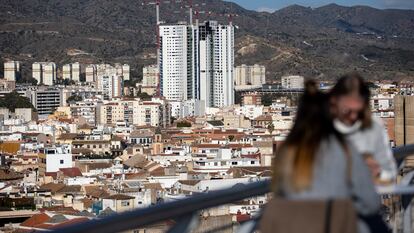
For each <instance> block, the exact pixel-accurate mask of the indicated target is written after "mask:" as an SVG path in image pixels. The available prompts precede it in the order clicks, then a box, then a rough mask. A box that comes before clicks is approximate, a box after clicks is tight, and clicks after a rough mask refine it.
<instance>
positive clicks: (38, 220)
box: [20, 213, 50, 227]
mask: <svg viewBox="0 0 414 233" xmlns="http://www.w3.org/2000/svg"><path fill="white" fill-rule="evenodd" d="M49 219H50V217H49V215H47V214H45V213H40V214H35V215H33V216H32V217H30V218H28V219H26V220H25V221H24V222H22V223H21V224H20V225H21V226H24V227H35V226H37V225H40V224H42V223H45V222H47V221H49Z"/></svg>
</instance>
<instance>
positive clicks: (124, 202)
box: [121, 201, 129, 206]
mask: <svg viewBox="0 0 414 233" xmlns="http://www.w3.org/2000/svg"><path fill="white" fill-rule="evenodd" d="M121 206H129V201H121Z"/></svg>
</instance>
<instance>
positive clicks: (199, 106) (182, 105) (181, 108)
mask: <svg viewBox="0 0 414 233" xmlns="http://www.w3.org/2000/svg"><path fill="white" fill-rule="evenodd" d="M170 105H171V116H172V117H175V118H177V119H179V118H185V117H192V116H202V115H204V114H205V103H204V101H202V100H197V99H192V100H184V101H170Z"/></svg>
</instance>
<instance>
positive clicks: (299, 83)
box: [282, 75, 305, 89]
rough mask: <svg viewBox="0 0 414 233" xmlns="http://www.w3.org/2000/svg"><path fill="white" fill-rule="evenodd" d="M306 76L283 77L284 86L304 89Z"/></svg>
mask: <svg viewBox="0 0 414 233" xmlns="http://www.w3.org/2000/svg"><path fill="white" fill-rule="evenodd" d="M304 85H305V78H304V77H303V76H299V75H290V76H283V77H282V88H285V89H303V88H304Z"/></svg>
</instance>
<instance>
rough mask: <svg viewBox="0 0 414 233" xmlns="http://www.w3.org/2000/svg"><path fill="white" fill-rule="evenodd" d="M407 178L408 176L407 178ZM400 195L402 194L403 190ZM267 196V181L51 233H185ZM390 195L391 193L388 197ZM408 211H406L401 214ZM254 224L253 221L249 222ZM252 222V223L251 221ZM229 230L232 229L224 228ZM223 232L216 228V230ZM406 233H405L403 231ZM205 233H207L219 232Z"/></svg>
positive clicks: (412, 148)
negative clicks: (160, 227) (134, 232)
mask: <svg viewBox="0 0 414 233" xmlns="http://www.w3.org/2000/svg"><path fill="white" fill-rule="evenodd" d="M393 152H394V156H395V159H396V161H397V164H398V165H399V166H400V165H401V164H402V163H403V161H404V159H405V158H406V157H407V156H409V155H413V154H414V145H408V146H404V147H397V148H394V149H393ZM407 175H408V174H407ZM413 178H414V172H411V173H409V175H408V177H407V178H406V179H405V180H404V182H402V184H404V185H407V186H408V185H409V184H411V183H412V181H413V180H414V179H413ZM403 191H404V190H403ZM269 192H270V181H269V180H265V181H259V182H254V183H251V184H246V185H236V186H235V187H232V188H230V189H224V190H219V191H212V192H209V193H202V194H195V195H194V196H192V197H189V198H186V199H182V200H177V201H173V202H167V203H162V204H158V205H155V206H151V207H148V208H145V209H136V210H133V211H129V212H124V213H120V214H114V215H111V216H108V217H104V218H101V219H96V220H90V221H87V222H84V223H80V224H75V225H71V226H68V227H65V228H60V229H56V230H54V231H53V232H59V233H72V232H92V233H94V232H96V233H110V232H120V231H125V230H130V229H140V228H143V227H145V226H148V225H151V224H154V223H157V222H161V221H165V220H175V222H176V224H175V225H174V226H173V227H172V228H171V229H169V231H168V232H171V233H175V232H188V231H189V230H191V229H190V228H192V227H193V226H194V224H195V223H196V222H197V220H198V217H199V215H198V213H199V211H201V210H203V209H208V208H212V207H217V206H221V205H225V204H228V203H233V202H236V201H240V200H243V199H246V198H250V197H255V196H261V195H265V194H267V193H269ZM390 194H392V193H390ZM407 194H409V200H408V201H407V200H406V201H405V203H406V204H404V203H403V205H402V206H403V213H402V215H403V218H407V219H408V218H411V214H410V213H411V199H412V194H413V192H411V191H405V192H401V193H399V195H407ZM405 210H409V211H405ZM407 215H409V216H407ZM252 220H254V219H252ZM251 222H252V221H251ZM243 225H244V228H243V226H242V227H241V228H240V230H239V232H251V230H252V229H253V228H252V225H250V226H249V225H248V224H243ZM224 227H232V225H229V226H224ZM221 228H223V226H222V227H220V229H221ZM403 228H404V232H411V229H412V228H411V221H410V223H404V226H403ZM408 228H409V229H410V231H406V229H408ZM220 229H219V228H217V229H215V230H209V231H208V232H215V231H219V230H220Z"/></svg>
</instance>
